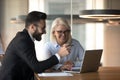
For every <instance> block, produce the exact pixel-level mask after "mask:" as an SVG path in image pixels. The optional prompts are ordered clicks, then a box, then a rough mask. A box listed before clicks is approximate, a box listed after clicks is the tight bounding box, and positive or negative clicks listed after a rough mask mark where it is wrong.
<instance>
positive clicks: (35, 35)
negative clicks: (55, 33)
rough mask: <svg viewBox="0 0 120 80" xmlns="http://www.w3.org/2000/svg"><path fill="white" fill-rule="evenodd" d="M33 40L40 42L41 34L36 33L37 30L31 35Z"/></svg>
mask: <svg viewBox="0 0 120 80" xmlns="http://www.w3.org/2000/svg"><path fill="white" fill-rule="evenodd" d="M33 38H35V39H36V40H37V41H40V40H41V39H42V38H41V33H39V32H38V30H36V31H35V32H34V33H33Z"/></svg>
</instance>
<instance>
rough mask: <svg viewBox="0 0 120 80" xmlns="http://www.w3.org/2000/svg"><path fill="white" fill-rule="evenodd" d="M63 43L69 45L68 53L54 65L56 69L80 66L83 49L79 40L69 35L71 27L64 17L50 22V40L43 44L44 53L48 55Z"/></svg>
mask: <svg viewBox="0 0 120 80" xmlns="http://www.w3.org/2000/svg"><path fill="white" fill-rule="evenodd" d="M64 44H69V45H70V46H71V51H70V54H69V55H67V56H65V57H63V58H62V59H61V60H60V62H59V64H57V65H55V66H54V69H56V70H58V69H60V70H71V68H72V67H73V66H77V67H79V66H81V63H82V60H83V56H84V49H83V47H82V45H81V44H80V43H79V41H77V40H75V39H73V38H72V37H71V28H70V26H69V24H68V22H67V20H65V19H64V18H56V19H55V20H54V21H53V23H52V28H51V33H50V42H47V43H46V44H45V53H48V55H49V56H52V55H54V54H55V53H57V52H58V50H59V48H60V47H61V46H63V45H64Z"/></svg>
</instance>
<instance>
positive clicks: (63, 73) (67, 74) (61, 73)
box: [38, 72, 73, 77]
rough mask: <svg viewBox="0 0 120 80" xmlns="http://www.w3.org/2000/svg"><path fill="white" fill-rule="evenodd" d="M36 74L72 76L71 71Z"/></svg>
mask: <svg viewBox="0 0 120 80" xmlns="http://www.w3.org/2000/svg"><path fill="white" fill-rule="evenodd" d="M38 76H46V77H52V76H56V77H57V76H73V74H71V73H65V72H52V73H40V74H38Z"/></svg>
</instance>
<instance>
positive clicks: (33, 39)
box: [28, 32, 35, 42]
mask: <svg viewBox="0 0 120 80" xmlns="http://www.w3.org/2000/svg"><path fill="white" fill-rule="evenodd" d="M28 34H29V36H30V38H31V39H32V41H33V42H34V41H35V38H33V36H32V35H31V34H30V33H29V32H28Z"/></svg>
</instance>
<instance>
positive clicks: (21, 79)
mask: <svg viewBox="0 0 120 80" xmlns="http://www.w3.org/2000/svg"><path fill="white" fill-rule="evenodd" d="M45 20H46V14H45V13H42V12H38V11H33V12H31V13H29V14H28V16H27V18H26V21H25V29H24V30H23V31H22V32H18V33H17V35H16V36H15V37H14V39H13V40H12V41H11V42H10V44H9V45H8V48H7V50H6V52H5V56H4V59H3V61H2V67H1V68H0V80H34V73H41V72H43V71H44V70H46V69H48V68H50V67H52V66H53V65H55V64H57V63H59V60H60V58H61V57H63V56H66V55H67V54H68V53H69V51H70V47H69V46H68V45H67V44H65V45H64V46H63V47H61V49H60V50H59V51H58V53H56V54H55V55H53V56H52V57H50V58H49V59H47V60H45V61H41V62H38V61H37V59H36V52H35V45H34V40H37V41H40V40H41V36H42V34H45V33H46V30H45V28H46V25H45V24H46V23H45Z"/></svg>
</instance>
